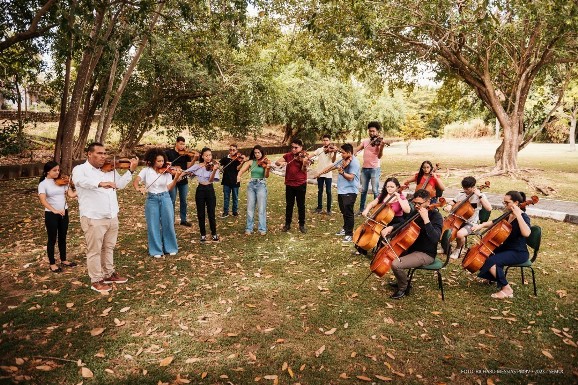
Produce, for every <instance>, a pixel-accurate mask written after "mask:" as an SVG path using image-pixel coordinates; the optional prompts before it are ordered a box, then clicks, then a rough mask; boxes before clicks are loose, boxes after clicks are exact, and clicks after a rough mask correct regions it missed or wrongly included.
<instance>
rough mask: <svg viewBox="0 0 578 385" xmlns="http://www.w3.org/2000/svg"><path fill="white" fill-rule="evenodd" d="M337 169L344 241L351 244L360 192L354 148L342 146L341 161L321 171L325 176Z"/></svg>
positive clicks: (338, 199) (357, 162) (348, 145)
mask: <svg viewBox="0 0 578 385" xmlns="http://www.w3.org/2000/svg"><path fill="white" fill-rule="evenodd" d="M334 169H337V172H338V174H339V175H338V177H337V202H338V203H339V210H340V211H341V214H342V215H343V240H342V242H344V243H345V242H351V240H352V237H353V225H354V223H355V212H354V210H355V201H356V200H357V193H358V192H359V188H358V186H359V169H360V165H359V161H358V160H357V158H356V157H355V156H353V146H352V145H351V144H349V143H345V144H344V145H342V146H341V160H339V161H338V162H335V163H334V164H332V165H330V166H329V167H327V168H325V169H323V170H322V171H320V174H318V175H323V174H324V173H326V172H327V171H331V170H334Z"/></svg>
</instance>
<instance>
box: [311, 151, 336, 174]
mask: <svg viewBox="0 0 578 385" xmlns="http://www.w3.org/2000/svg"><path fill="white" fill-rule="evenodd" d="M313 155H318V156H317V158H315V161H316V163H317V168H316V170H317V171H318V172H319V171H322V170H325V169H326V168H327V167H329V166H331V165H332V164H333V161H332V159H331V158H332V157H333V153H332V152H328V153H327V154H326V153H325V151H324V150H323V147H319V148H318V149H317V150H315V152H313ZM319 176H320V177H321V178H332V177H333V173H332V172H331V171H329V172H326V173H325V174H321V175H319Z"/></svg>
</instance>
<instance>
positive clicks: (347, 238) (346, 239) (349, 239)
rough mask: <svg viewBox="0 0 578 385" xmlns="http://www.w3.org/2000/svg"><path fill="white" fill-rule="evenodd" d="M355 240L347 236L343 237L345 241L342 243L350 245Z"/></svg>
mask: <svg viewBox="0 0 578 385" xmlns="http://www.w3.org/2000/svg"><path fill="white" fill-rule="evenodd" d="M352 240H353V237H352V236H351V235H346V236H344V237H343V239H342V240H341V242H342V243H348V242H351V241H352Z"/></svg>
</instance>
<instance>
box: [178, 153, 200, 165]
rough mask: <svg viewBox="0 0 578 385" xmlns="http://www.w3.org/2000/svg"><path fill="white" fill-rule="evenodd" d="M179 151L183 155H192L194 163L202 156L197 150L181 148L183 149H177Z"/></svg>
mask: <svg viewBox="0 0 578 385" xmlns="http://www.w3.org/2000/svg"><path fill="white" fill-rule="evenodd" d="M177 152H178V154H179V155H181V156H182V155H186V156H188V157H190V158H191V159H192V161H193V163H195V161H196V160H197V159H199V157H200V154H199V153H198V152H197V151H195V150H193V151H187V150H181V151H177Z"/></svg>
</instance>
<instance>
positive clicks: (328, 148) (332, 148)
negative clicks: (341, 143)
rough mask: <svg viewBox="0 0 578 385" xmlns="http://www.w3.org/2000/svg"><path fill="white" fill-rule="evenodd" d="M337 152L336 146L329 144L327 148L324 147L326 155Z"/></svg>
mask: <svg viewBox="0 0 578 385" xmlns="http://www.w3.org/2000/svg"><path fill="white" fill-rule="evenodd" d="M337 151H338V149H337V146H335V145H334V144H328V145H327V146H323V152H324V153H326V154H329V153H331V152H337Z"/></svg>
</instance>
